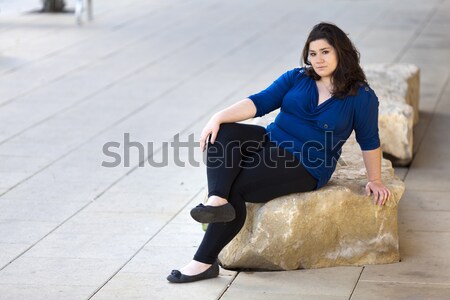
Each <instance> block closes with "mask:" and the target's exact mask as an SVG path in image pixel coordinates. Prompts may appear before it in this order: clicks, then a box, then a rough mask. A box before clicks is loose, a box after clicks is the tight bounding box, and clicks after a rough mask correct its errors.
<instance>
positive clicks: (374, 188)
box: [366, 180, 391, 205]
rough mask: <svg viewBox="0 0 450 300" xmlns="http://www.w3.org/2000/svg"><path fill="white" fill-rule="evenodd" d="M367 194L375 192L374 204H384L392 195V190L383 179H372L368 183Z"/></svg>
mask: <svg viewBox="0 0 450 300" xmlns="http://www.w3.org/2000/svg"><path fill="white" fill-rule="evenodd" d="M366 192H367V196H370V192H372V193H373V204H376V205H384V204H385V203H386V201H388V200H389V198H390V197H391V192H390V191H389V189H388V188H387V187H386V186H385V185H384V184H383V182H382V181H381V180H372V181H369V182H368V183H367V184H366Z"/></svg>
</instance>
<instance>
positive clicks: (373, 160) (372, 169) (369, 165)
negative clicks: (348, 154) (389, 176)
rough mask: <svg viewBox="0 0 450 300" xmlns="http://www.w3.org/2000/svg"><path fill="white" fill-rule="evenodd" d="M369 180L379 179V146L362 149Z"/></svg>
mask: <svg viewBox="0 0 450 300" xmlns="http://www.w3.org/2000/svg"><path fill="white" fill-rule="evenodd" d="M362 156H363V159H364V165H365V166H366V170H367V177H368V180H369V181H376V180H381V148H377V149H374V150H369V151H362Z"/></svg>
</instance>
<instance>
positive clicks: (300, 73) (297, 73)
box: [285, 67, 306, 81]
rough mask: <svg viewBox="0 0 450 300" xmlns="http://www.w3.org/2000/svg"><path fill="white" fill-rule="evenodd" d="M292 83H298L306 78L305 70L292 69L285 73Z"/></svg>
mask: <svg viewBox="0 0 450 300" xmlns="http://www.w3.org/2000/svg"><path fill="white" fill-rule="evenodd" d="M285 75H286V76H288V77H290V79H291V80H293V81H298V80H301V79H303V78H304V77H306V72H305V68H299V67H297V68H293V69H291V70H289V71H287V72H286V73H285Z"/></svg>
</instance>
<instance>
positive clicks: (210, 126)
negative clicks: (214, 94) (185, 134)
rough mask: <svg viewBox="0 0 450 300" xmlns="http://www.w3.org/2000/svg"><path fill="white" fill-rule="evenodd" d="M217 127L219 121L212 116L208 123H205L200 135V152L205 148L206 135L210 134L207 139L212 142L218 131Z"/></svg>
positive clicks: (218, 126)
mask: <svg viewBox="0 0 450 300" xmlns="http://www.w3.org/2000/svg"><path fill="white" fill-rule="evenodd" d="M219 128H220V121H219V120H218V119H217V118H216V117H214V116H213V117H212V118H211V119H210V120H209V121H208V123H206V125H205V127H204V128H203V130H202V133H201V135H200V149H201V150H202V152H203V151H205V149H206V140H207V138H208V136H211V138H210V139H209V141H210V143H211V144H214V142H215V140H216V137H217V133H218V132H219Z"/></svg>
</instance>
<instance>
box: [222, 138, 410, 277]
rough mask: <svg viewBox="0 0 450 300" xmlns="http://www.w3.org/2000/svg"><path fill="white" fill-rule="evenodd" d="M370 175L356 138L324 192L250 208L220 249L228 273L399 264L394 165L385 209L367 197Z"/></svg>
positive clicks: (399, 186) (386, 168)
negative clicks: (240, 270)
mask: <svg viewBox="0 0 450 300" xmlns="http://www.w3.org/2000/svg"><path fill="white" fill-rule="evenodd" d="M365 174H366V172H365V167H364V163H363V161H362V157H361V151H360V149H359V145H358V144H357V143H356V141H355V140H354V138H353V137H352V138H351V139H349V140H348V141H347V143H346V144H345V146H344V149H343V155H342V159H341V160H340V165H339V166H338V168H337V170H336V172H335V174H334V175H333V177H332V179H331V181H330V182H329V184H327V186H325V187H324V188H322V189H320V190H318V191H313V192H308V193H296V194H291V195H287V196H283V197H279V198H276V199H274V200H272V201H269V202H268V203H265V204H253V203H247V209H248V215H247V219H246V222H245V224H244V227H243V229H242V230H241V232H240V233H239V234H238V235H237V236H236V237H235V238H234V239H233V240H232V241H231V242H230V243H229V244H228V245H227V246H226V247H225V248H224V249H223V250H222V252H221V253H220V256H219V259H220V261H221V263H222V264H223V266H224V267H226V268H245V269H246V268H250V269H260V270H294V269H301V268H320V267H331V266H342V265H364V264H381V263H392V262H398V261H399V259H400V257H399V248H398V233H397V205H398V202H399V200H400V198H401V196H402V194H403V191H404V184H403V182H402V181H401V180H400V179H398V178H397V177H396V176H395V175H394V171H393V169H392V165H391V163H390V162H389V161H388V160H385V159H383V168H382V176H383V180H384V182H385V183H386V184H387V186H388V187H389V189H390V190H391V192H392V197H391V200H390V201H389V202H388V203H387V204H386V205H385V206H382V207H380V206H376V205H374V204H373V203H372V198H371V197H369V196H366V195H365V191H364V185H365V183H366V175H365Z"/></svg>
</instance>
